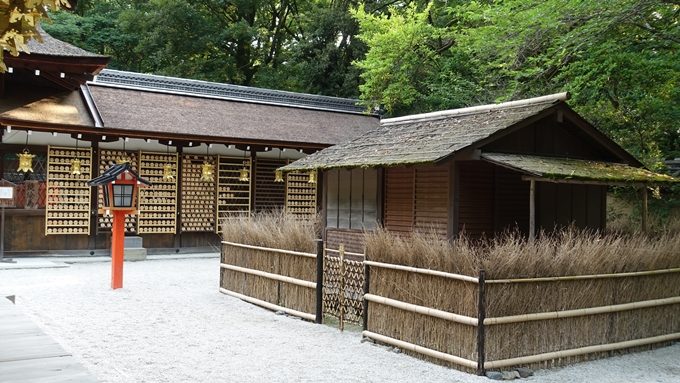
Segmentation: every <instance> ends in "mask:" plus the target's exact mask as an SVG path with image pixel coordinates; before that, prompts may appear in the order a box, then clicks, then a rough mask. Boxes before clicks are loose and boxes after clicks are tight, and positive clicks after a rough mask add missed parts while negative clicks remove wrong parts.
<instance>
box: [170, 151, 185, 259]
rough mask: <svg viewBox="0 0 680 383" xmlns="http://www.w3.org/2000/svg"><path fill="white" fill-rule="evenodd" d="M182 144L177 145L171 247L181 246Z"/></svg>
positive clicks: (177, 247)
mask: <svg viewBox="0 0 680 383" xmlns="http://www.w3.org/2000/svg"><path fill="white" fill-rule="evenodd" d="M183 148H184V147H183V146H181V145H177V197H176V198H177V200H176V206H177V210H176V211H175V214H176V215H175V217H176V219H175V237H174V241H173V247H174V248H175V249H179V248H180V247H182V214H181V212H182V171H183V169H184V165H182V153H183V152H184V150H183Z"/></svg>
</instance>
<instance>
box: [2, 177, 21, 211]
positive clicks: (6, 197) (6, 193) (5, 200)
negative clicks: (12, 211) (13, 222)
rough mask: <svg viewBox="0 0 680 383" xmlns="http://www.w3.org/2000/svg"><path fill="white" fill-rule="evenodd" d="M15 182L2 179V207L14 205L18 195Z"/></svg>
mask: <svg viewBox="0 0 680 383" xmlns="http://www.w3.org/2000/svg"><path fill="white" fill-rule="evenodd" d="M16 186H17V185H15V184H14V183H12V182H9V181H7V180H5V179H2V180H0V207H14V206H15V204H14V196H15V195H16V193H15V189H16Z"/></svg>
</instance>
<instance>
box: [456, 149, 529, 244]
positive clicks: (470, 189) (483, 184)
mask: <svg viewBox="0 0 680 383" xmlns="http://www.w3.org/2000/svg"><path fill="white" fill-rule="evenodd" d="M456 171H457V172H458V177H457V180H458V185H457V187H459V191H458V193H459V203H458V232H459V233H464V234H465V235H468V236H470V237H472V238H477V237H480V236H481V235H482V234H484V233H487V234H490V233H493V232H494V231H495V227H496V226H495V221H494V215H495V213H494V210H495V209H494V208H495V205H496V204H495V203H494V202H495V197H494V166H493V165H491V164H489V163H486V162H482V161H458V162H456ZM526 198H529V195H528V193H527V195H526ZM454 214H455V213H454Z"/></svg>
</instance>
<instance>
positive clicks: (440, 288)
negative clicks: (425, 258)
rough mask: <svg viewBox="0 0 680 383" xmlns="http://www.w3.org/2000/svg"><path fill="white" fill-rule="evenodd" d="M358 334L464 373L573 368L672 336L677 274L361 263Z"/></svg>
mask: <svg viewBox="0 0 680 383" xmlns="http://www.w3.org/2000/svg"><path fill="white" fill-rule="evenodd" d="M365 265H366V267H367V278H368V280H369V281H370V283H369V284H368V285H367V286H366V289H365V290H366V291H365V295H364V299H365V302H366V304H367V308H366V310H365V315H366V317H365V319H364V320H365V322H364V323H365V325H364V329H365V330H364V332H363V335H364V336H366V337H368V338H372V339H374V340H376V341H379V342H383V343H386V344H390V345H393V346H395V347H399V348H403V349H404V350H406V351H407V352H411V353H414V354H416V355H419V356H422V357H425V358H428V359H433V360H436V361H438V362H441V363H445V364H448V365H451V366H453V367H456V368H458V369H462V370H466V371H476V372H477V373H480V374H481V373H483V372H484V371H485V370H498V369H505V368H510V367H517V366H526V367H533V368H536V367H544V366H556V365H564V364H569V363H574V362H578V361H583V360H588V359H593V358H598V357H602V356H607V355H610V354H611V352H614V351H626V350H633V349H639V348H640V347H651V346H654V345H663V344H665V343H668V342H672V341H675V340H677V339H680V269H677V268H674V269H664V270H652V271H643V272H627V273H613V274H598V275H577V276H562V277H541V278H522V279H496V280H486V278H485V273H484V272H483V271H481V272H480V273H479V275H478V276H477V277H472V276H468V275H462V274H454V273H447V272H442V271H436V270H430V269H424V268H416V267H409V266H403V265H395V264H389V263H383V262H375V261H370V260H367V261H365Z"/></svg>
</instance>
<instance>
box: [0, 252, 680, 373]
mask: <svg viewBox="0 0 680 383" xmlns="http://www.w3.org/2000/svg"><path fill="white" fill-rule="evenodd" d="M109 268H110V266H109V264H108V263H91V264H74V265H71V267H69V268H60V269H29V270H0V296H4V295H9V294H16V295H17V305H18V306H19V307H21V308H22V309H23V310H24V311H25V312H27V313H28V314H29V315H30V316H31V317H33V318H34V319H35V320H36V322H37V323H38V324H39V325H40V326H42V327H43V328H44V329H45V331H46V332H47V333H48V334H50V335H51V336H53V337H54V338H55V339H56V340H57V341H58V342H60V343H61V344H62V345H63V346H64V348H66V349H67V350H69V351H71V352H73V353H74V355H75V357H76V358H78V359H80V360H81V361H82V362H83V364H84V365H85V366H86V367H87V368H89V369H90V370H91V371H92V372H93V373H94V374H95V375H96V376H97V377H98V378H99V379H100V380H101V381H102V382H260V381H270V382H491V381H490V380H488V379H486V378H481V377H477V376H474V375H469V374H464V373H461V372H458V371H456V370H452V369H448V368H444V367H441V366H437V365H434V364H430V363H426V362H423V361H420V360H418V359H415V358H412V357H409V356H406V355H403V354H398V353H395V352H392V351H389V350H388V349H387V348H384V347H380V346H375V345H371V344H368V343H361V342H360V335H359V334H358V333H356V332H344V333H340V332H339V331H338V330H337V329H335V328H332V327H328V326H319V325H315V324H312V323H308V322H304V321H301V320H298V319H294V318H289V317H285V316H280V315H275V314H274V313H272V312H270V311H267V310H264V309H261V308H258V307H255V306H252V305H250V304H248V303H245V302H242V301H240V300H238V299H235V298H231V297H228V296H226V295H223V294H220V293H219V292H218V290H217V288H218V275H219V261H218V259H214V258H213V259H187V260H162V261H146V262H136V263H126V264H125V288H124V289H121V290H116V291H112V290H110V288H109V278H110V276H109ZM0 343H1V341H0ZM0 381H2V377H0ZM526 381H527V382H585V381H589V382H603V383H607V382H612V383H614V382H663V383H665V382H668V383H670V382H680V344H675V345H674V346H671V347H666V348H663V349H658V350H654V351H651V352H644V353H638V354H632V355H625V356H622V357H617V358H610V359H606V360H599V361H594V362H588V363H581V364H578V365H576V366H572V367H568V368H563V369H559V370H544V371H538V372H537V373H536V376H534V377H531V378H529V379H526Z"/></svg>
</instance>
